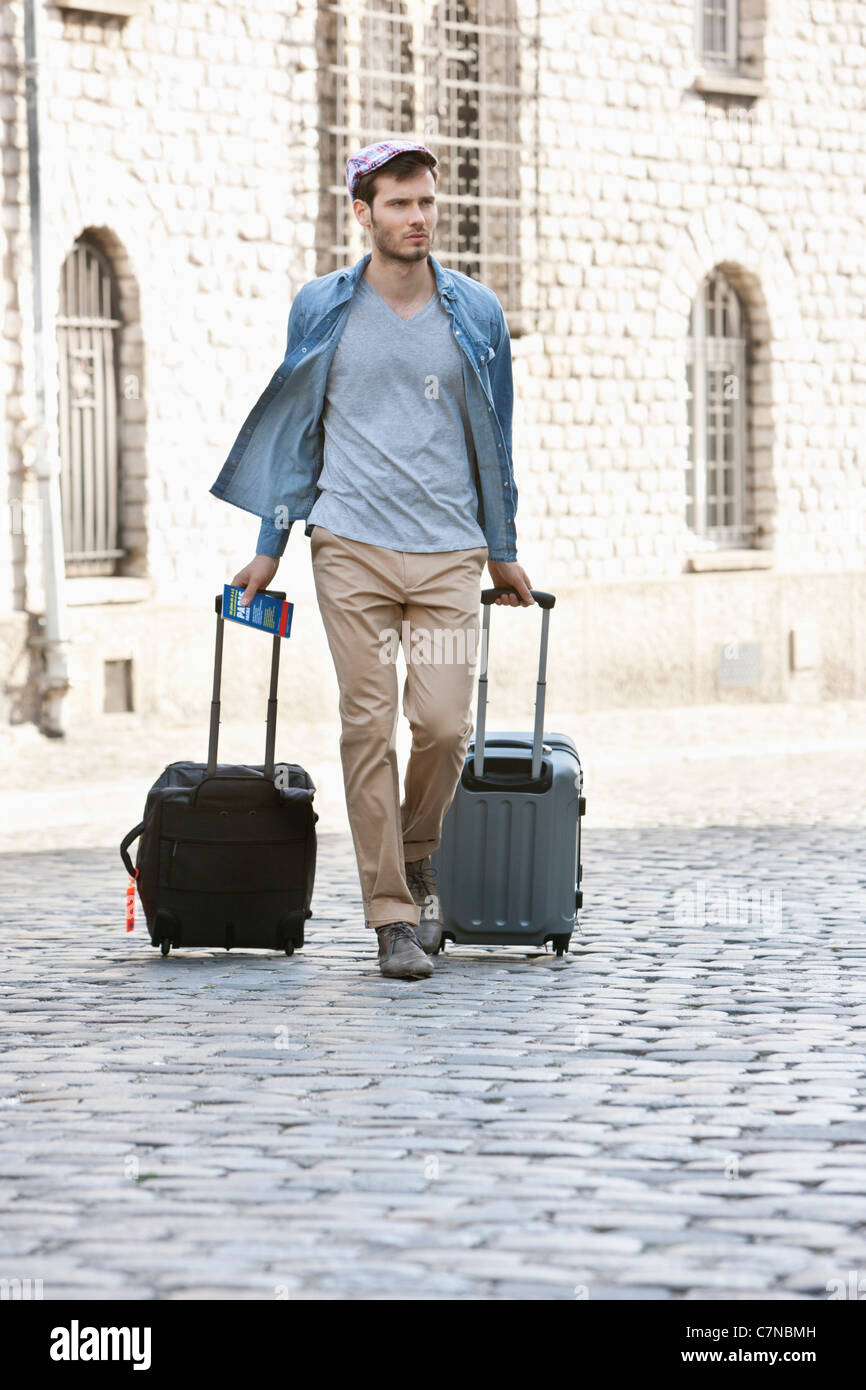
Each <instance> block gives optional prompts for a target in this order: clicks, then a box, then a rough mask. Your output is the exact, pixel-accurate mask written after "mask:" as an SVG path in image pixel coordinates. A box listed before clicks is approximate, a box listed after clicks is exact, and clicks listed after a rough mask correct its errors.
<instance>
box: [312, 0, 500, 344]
mask: <svg viewBox="0 0 866 1390" xmlns="http://www.w3.org/2000/svg"><path fill="white" fill-rule="evenodd" d="M321 18H322V21H323V32H324V35H325V50H324V55H323V56H324V62H323V63H322V65H321V68H320V81H321V93H322V105H323V118H324V119H323V122H322V131H321V141H322V144H321V148H322V153H323V168H324V171H325V172H324V177H323V185H324V186H323V190H322V196H323V202H324V204H325V206H326V209H327V212H326V216H325V218H324V225H323V229H322V233H321V252H322V254H321V269H322V273H324V272H325V271H327V270H333V269H336V268H337V267H338V266H344V265H349V264H352V263H353V262H354V261H356V260H358V258H359V257H360V256H361V255H363V253H364V250H365V243H364V235H363V232H362V229H361V228H360V227H359V226H358V224H357V222H356V221H355V218H354V215H353V213H352V208H351V204H350V202H349V199H348V196H347V193H346V183H345V163H346V159H347V158H348V156H349V154H351V152H352V151H353V150H354V149H358V148H360V147H361V146H363V145H368V144H372V143H373V141H375V140H381V139H387V138H388V137H389V136H392V137H399V136H403V137H408V138H409V139H416V140H418V141H419V142H420V143H422V144H426V145H429V146H430V148H431V149H432V150H433V152H434V154H435V155H436V157H437V159H438V160H439V179H438V182H437V185H436V203H437V207H438V213H439V219H438V224H437V228H436V236H435V239H434V244H433V252H434V254H435V255H436V257H437V259H438V260H440V261H441V262H443V263H444V264H447V265H453V266H454V267H455V268H456V269H458V270H462V271H463V272H464V273H465V274H467V275H471V276H473V277H474V278H476V279H480V280H482V281H483V282H484V283H485V284H487V285H489V286H490V288H491V289H493V290H495V292H496V293H497V295H498V296H499V298H500V300H501V302H502V305H503V308H504V310H505V312H506V314H507V316H508V321H509V328H510V330H511V332H512V333H513V334H517V333H519V332H520V328H521V323H520V278H519V266H520V248H519V231H520V220H519V219H520V130H519V118H520V96H521V94H520V66H519V53H520V41H521V36H520V30H519V26H518V21H517V18H516V16H515V14H514V7H513V4H512V3H511V0H440V3H437V4H434V5H433V6H432V7H431V6H427V5H421V4H419V3H413V0H406V3H405V4H404V3H402V2H401V0H367V2H366V3H358V4H352V3H350V0H343V2H342V3H336V4H332V5H327V6H323V13H322V16H321Z"/></svg>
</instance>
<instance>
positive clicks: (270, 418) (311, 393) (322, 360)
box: [210, 251, 517, 560]
mask: <svg viewBox="0 0 866 1390" xmlns="http://www.w3.org/2000/svg"><path fill="white" fill-rule="evenodd" d="M370 256H371V253H370V252H369V251H368V252H367V254H366V255H365V256H363V257H362V258H361V260H360V261H358V262H356V264H355V265H354V266H352V267H351V268H349V269H346V270H332V271H331V272H330V273H329V274H327V275H322V276H319V278H318V279H316V280H310V281H309V282H308V283H307V284H306V285H303V286H302V287H301V289H300V290H299V291H298V293H297V294H296V295H295V298H294V300H293V302H292V308H291V312H290V314H289V330H288V338H287V342H286V355H285V357H284V359H283V362H282V365H281V366H280V367H279V369H278V370H277V371H276V372H275V373H274V375H273V377H272V378H271V380H270V383H269V384H268V386H267V387H266V388H265V390H264V391H263V392H262V394H261V396H260V397H259V399H258V401H257V402H256V404H255V405H254V406H253V408H252V410H251V411H250V413H249V415H248V416H247V419H246V421H245V423H244V425H243V428H242V429H241V432H240V434H239V435H238V437H237V439H236V440H235V442H234V444H233V445H232V449H231V452H230V453H229V456H228V458H227V459H226V461H225V463H224V464H223V467H222V469H221V471H220V474H219V476H218V478H217V479H216V482H215V483H214V484H213V486H212V487H211V488H210V491H211V492H212V493H213V494H214V496H215V497H219V498H222V500H223V501H224V502H231V503H232V504H233V505H234V506H236V507H242V508H243V509H244V510H245V511H248V512H253V513H255V515H257V516H260V517H261V518H262V525H261V529H260V531H259V538H258V542H257V544H256V553H257V554H259V555H272V556H274V557H276V556H280V555H282V554H283V551H284V550H285V548H286V543H287V541H288V538H289V531H290V529H291V527H292V524H293V523H294V522H295V521H306V519H307V517H308V516H309V513H310V511H311V510H312V507H313V503H314V502H315V500H316V497H317V495H318V488H317V483H318V479H319V475H320V473H321V471H322V462H323V443H324V430H323V426H322V411H323V409H324V403H325V388H326V383H327V378H328V369H329V367H330V365H331V361H332V359H333V356H334V352H335V351H336V347H337V343H338V341H339V338H340V334H341V333H342V331H343V328H344V326H345V323H346V319H347V317H348V314H349V308H350V306H351V301H352V295H353V294H354V292H355V288H356V286H357V284H358V280H359V278H360V276H361V275H362V274H363V272H364V269H365V267H366V266H367V263H368V262H369V260H370ZM428 260H429V262H430V264H431V265H432V267H433V271H434V274H435V277H436V289H437V292H438V294H439V300H440V303H441V304H442V307H443V309H444V310H445V312H446V313H447V314H448V316H449V318H450V320H451V329H452V332H453V333H454V337H455V339H456V341H457V342H458V343H459V345H460V347H461V348H462V349H463V383H464V387H465V391H466V407H467V413H468V416H469V422H470V426H471V431H472V441H471V443H472V444H473V446H474V451H475V465H474V467H475V480H476V491H477V493H478V498H479V514H478V522H479V525H480V526H481V529H482V530H483V532H484V536H485V539H486V541H487V549H488V557H489V559H491V560H516V559H517V533H516V530H515V524H514V518H515V513H516V510H517V487H516V485H515V482H514V471H513V464H512V459H511V416H512V409H513V401H514V391H513V384H512V375H511V340H510V337H509V333H508V326H507V324H506V322H505V315H504V313H503V311H502V305H501V304H500V303H499V300H498V298H497V297H496V295H495V294H494V292H493V290H491V289H488V287H487V286H486V285H482V284H480V283H479V281H477V280H473V279H471V278H470V277H469V276H468V275H464V274H463V273H462V272H461V271H459V270H445V269H444V268H443V267H442V266H441V265H440V264H439V262H438V261H437V260H436V258H435V256H433V255H432V254H431V255H429V256H428ZM383 389H387V383H386V382H383ZM371 405H375V403H374V402H372V403H371ZM467 442H469V441H467ZM312 529H313V528H312V526H311V525H309V524H308V525H307V526H306V528H305V532H304V534H305V535H307V536H309V535H311V534H312Z"/></svg>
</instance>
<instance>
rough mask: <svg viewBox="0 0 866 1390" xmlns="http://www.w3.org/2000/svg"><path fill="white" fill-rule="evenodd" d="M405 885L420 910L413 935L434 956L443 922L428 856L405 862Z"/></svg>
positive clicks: (434, 872) (439, 940) (432, 869)
mask: <svg viewBox="0 0 866 1390" xmlns="http://www.w3.org/2000/svg"><path fill="white" fill-rule="evenodd" d="M406 883H407V885H408V888H409V892H410V893H411V894H412V897H413V898H414V900H415V902H416V903H417V904H418V906H419V907H420V909H421V917H420V920H419V922H418V925H417V927H416V928H415V934H416V936H417V937H418V940H419V941H420V942H421V945H422V947H423V948H424V950H425V951H426V952H427V953H428V955H431V956H432V955H435V953H436V951H437V950H438V949H439V943H440V942H441V940H442V928H443V926H444V922H443V921H442V908H441V905H440V903H439V892H438V889H437V886H436V870H435V869H434V868H433V865H432V864H431V863H430V855H429V854H428V855H426V856H425V857H424V858H423V859H411V860H408V861H407V862H406Z"/></svg>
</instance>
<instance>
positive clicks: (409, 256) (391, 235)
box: [370, 210, 436, 261]
mask: <svg viewBox="0 0 866 1390" xmlns="http://www.w3.org/2000/svg"><path fill="white" fill-rule="evenodd" d="M370 233H371V235H372V238H373V242H374V243H375V246H376V250H377V251H378V252H379V255H380V256H387V257H389V258H390V259H391V260H394V261H423V260H426V259H427V253H428V251H431V250H432V248H433V239H434V237H435V235H436V233H435V229H429V228H428V229H427V240H426V241H409V239H408V237H407V235H406V233H405V232H389V231H387V230H386V229H385V228H384V227H383V226H382V224H381V223H380V222H377V221H376V219H375V217H374V216H373V213H372V210H371V212H370Z"/></svg>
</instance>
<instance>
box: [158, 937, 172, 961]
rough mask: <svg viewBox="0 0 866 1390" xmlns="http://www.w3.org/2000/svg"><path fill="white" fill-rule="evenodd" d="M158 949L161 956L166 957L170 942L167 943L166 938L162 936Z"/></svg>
mask: <svg viewBox="0 0 866 1390" xmlns="http://www.w3.org/2000/svg"><path fill="white" fill-rule="evenodd" d="M159 949H160V950H161V951H162V954H163V955H164V956H167V955H168V953H169V951H170V950H171V942H170V941H169V939H168V937H167V936H164V937H163V938H162V941H160V943H159Z"/></svg>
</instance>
